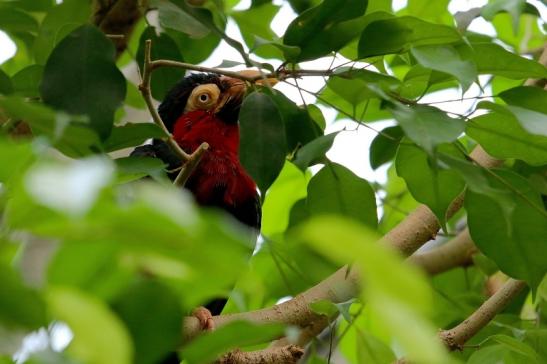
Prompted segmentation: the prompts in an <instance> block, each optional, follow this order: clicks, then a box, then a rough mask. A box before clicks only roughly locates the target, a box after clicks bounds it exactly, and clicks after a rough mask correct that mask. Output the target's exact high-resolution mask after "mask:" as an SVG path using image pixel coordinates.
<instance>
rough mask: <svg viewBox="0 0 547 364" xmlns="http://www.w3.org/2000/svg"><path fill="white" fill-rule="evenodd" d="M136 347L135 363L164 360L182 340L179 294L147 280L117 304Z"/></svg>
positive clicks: (144, 363) (119, 299)
mask: <svg viewBox="0 0 547 364" xmlns="http://www.w3.org/2000/svg"><path fill="white" fill-rule="evenodd" d="M113 307H114V310H115V311H116V312H117V313H118V315H119V316H120V318H121V319H122V320H123V321H124V322H125V325H126V326H127V328H128V329H129V332H130V333H131V336H132V338H133V344H134V346H135V363H139V364H154V363H158V362H161V359H164V358H165V357H166V356H167V355H168V354H169V353H170V352H172V351H174V350H175V349H176V348H177V346H178V345H179V343H180V341H181V339H182V338H181V336H182V332H181V322H182V318H183V314H182V310H181V305H180V302H179V299H178V297H177V296H176V295H175V294H174V293H173V292H172V291H171V290H170V289H169V288H168V287H166V286H164V285H162V284H160V283H158V282H153V281H144V282H141V283H138V284H136V285H134V286H133V287H130V288H129V289H128V290H127V291H126V292H123V293H122V294H121V295H120V297H118V298H117V299H116V301H115V302H114V304H113Z"/></svg>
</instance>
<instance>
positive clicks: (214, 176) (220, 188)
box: [173, 110, 256, 207]
mask: <svg viewBox="0 0 547 364" xmlns="http://www.w3.org/2000/svg"><path fill="white" fill-rule="evenodd" d="M173 137H174V139H175V141H176V142H177V143H178V144H179V145H180V147H181V148H182V149H183V150H185V151H186V152H187V153H191V152H193V151H194V150H196V148H198V147H199V146H200V145H201V143H203V142H207V143H208V144H209V149H208V150H207V152H206V153H205V154H204V156H203V158H202V160H201V162H200V163H199V165H198V167H197V168H196V170H195V171H194V172H193V174H192V175H191V176H190V179H189V180H188V182H187V184H186V187H187V188H188V189H189V190H191V191H192V192H193V193H194V195H195V197H196V200H197V202H198V203H200V204H203V205H222V204H226V205H228V206H232V207H237V206H238V205H242V204H244V203H245V202H246V201H248V200H249V199H253V198H255V196H256V185H255V183H254V181H253V180H252V179H251V177H250V176H249V175H248V174H247V173H246V172H245V170H244V169H243V166H242V165H241V163H240V162H239V155H238V150H239V126H238V124H237V123H226V122H224V121H222V120H220V119H219V118H217V117H216V116H215V114H214V113H212V112H209V111H204V110H196V111H191V112H188V113H186V114H184V115H182V116H181V117H179V119H177V121H176V123H175V125H174V130H173ZM219 200H221V201H219Z"/></svg>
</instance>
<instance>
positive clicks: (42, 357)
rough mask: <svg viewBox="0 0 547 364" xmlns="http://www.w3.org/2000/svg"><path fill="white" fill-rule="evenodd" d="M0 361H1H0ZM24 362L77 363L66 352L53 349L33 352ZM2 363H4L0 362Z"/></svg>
mask: <svg viewBox="0 0 547 364" xmlns="http://www.w3.org/2000/svg"><path fill="white" fill-rule="evenodd" d="M0 363H2V362H1V361H0ZM24 363H25V364H77V362H76V361H74V360H72V359H70V358H68V356H67V354H66V353H62V352H57V351H53V349H46V350H41V351H38V352H34V353H32V354H31V355H30V357H29V358H28V359H27V360H25V362H24ZM2 364H4V363H2Z"/></svg>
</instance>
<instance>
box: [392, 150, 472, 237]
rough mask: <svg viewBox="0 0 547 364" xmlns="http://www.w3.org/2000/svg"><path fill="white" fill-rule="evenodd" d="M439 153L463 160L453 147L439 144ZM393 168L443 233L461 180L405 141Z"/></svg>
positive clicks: (462, 181) (451, 171)
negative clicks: (431, 215) (436, 220)
mask: <svg viewBox="0 0 547 364" xmlns="http://www.w3.org/2000/svg"><path fill="white" fill-rule="evenodd" d="M405 141H406V142H405ZM438 151H439V152H440V153H444V154H448V155H451V156H453V157H454V158H459V159H462V160H463V159H464V155H463V154H462V152H461V151H460V149H458V148H457V147H456V146H455V145H453V144H442V145H439V146H438ZM395 165H396V167H397V174H398V175H399V176H400V177H402V178H404V180H405V182H406V184H407V186H408V190H409V191H410V193H411V194H412V196H413V197H414V198H415V199H416V201H418V202H421V203H423V204H425V205H427V206H428V207H429V208H430V209H431V211H433V213H434V214H435V216H437V219H438V220H439V221H440V223H441V226H442V227H443V229H444V230H445V231H446V210H447V209H448V207H449V206H450V204H451V203H452V201H454V199H455V198H456V197H457V196H458V195H459V194H460V193H462V191H463V189H464V187H465V182H464V180H463V179H462V178H461V177H460V176H459V175H458V173H457V172H456V171H454V170H452V169H440V168H439V167H438V166H437V162H436V160H434V159H432V158H430V157H429V156H428V155H427V153H425V152H424V151H423V150H422V149H420V148H418V147H417V146H416V145H414V144H409V143H408V139H405V140H404V141H403V142H402V143H401V145H399V150H398V151H397V158H396V160H395Z"/></svg>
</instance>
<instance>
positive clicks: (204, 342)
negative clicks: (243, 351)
mask: <svg viewBox="0 0 547 364" xmlns="http://www.w3.org/2000/svg"><path fill="white" fill-rule="evenodd" d="M283 332H284V327H283V326H282V325H279V324H269V325H257V324H253V323H251V322H247V321H234V322H231V323H229V324H227V325H224V326H222V327H219V328H218V329H216V330H215V331H213V332H209V333H207V334H204V335H201V336H199V337H197V338H196V339H194V340H192V342H191V343H189V344H188V345H186V346H185V347H184V348H183V349H182V356H183V357H184V359H185V360H186V361H187V362H188V364H207V363H210V362H212V361H214V359H216V358H217V357H219V356H220V355H221V354H223V353H226V352H228V351H229V350H230V349H233V348H240V347H243V346H249V345H256V344H261V343H263V342H268V341H271V340H274V339H277V338H278V337H280V336H281V335H282V334H283Z"/></svg>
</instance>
